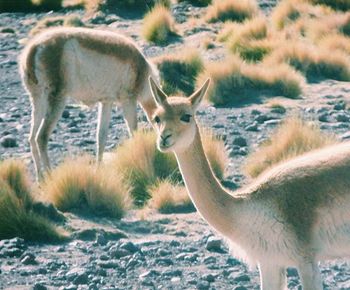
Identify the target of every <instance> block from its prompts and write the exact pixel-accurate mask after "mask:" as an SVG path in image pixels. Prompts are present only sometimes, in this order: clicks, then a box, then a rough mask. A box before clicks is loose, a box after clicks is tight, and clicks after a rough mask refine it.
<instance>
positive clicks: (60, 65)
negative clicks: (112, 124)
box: [19, 28, 157, 176]
mask: <svg viewBox="0 0 350 290" xmlns="http://www.w3.org/2000/svg"><path fill="white" fill-rule="evenodd" d="M19 67H20V73H21V76H22V79H23V83H24V86H25V87H26V89H27V90H28V92H29V94H30V97H31V101H32V108H33V113H32V129H31V136H30V141H31V148H32V154H33V159H34V161H35V165H36V168H37V174H38V176H39V175H41V173H42V172H41V165H43V166H44V169H48V168H49V160H48V155H47V142H48V139H49V136H50V134H51V132H52V130H53V128H54V125H55V124H56V122H57V120H58V119H59V117H60V114H61V113H62V111H63V109H64V104H65V102H66V99H67V97H72V98H73V99H76V100H77V101H79V102H82V103H84V104H86V105H89V106H90V105H94V104H95V103H97V102H100V103H101V105H100V113H99V121H98V132H97V134H98V136H97V139H98V142H97V146H98V153H97V155H98V160H99V161H100V160H101V158H102V153H103V149H104V146H105V140H106V137H107V131H108V123H109V121H110V114H111V110H112V105H113V104H120V105H121V106H122V108H123V110H124V117H125V118H126V121H127V125H128V128H129V132H130V134H132V131H133V130H135V129H136V128H137V116H136V105H137V102H139V103H140V104H141V105H142V107H143V108H144V109H145V112H146V115H147V116H148V117H149V116H150V114H151V112H152V111H153V110H154V108H155V104H154V101H153V99H152V97H151V93H150V91H149V88H148V83H147V77H148V76H149V75H153V76H154V77H156V78H157V72H156V70H155V68H154V66H153V65H152V64H151V63H149V62H148V61H147V59H146V58H145V56H144V55H143V54H142V52H141V51H140V50H139V49H138V48H137V46H136V45H135V44H134V43H133V42H132V41H131V40H129V39H127V38H126V37H124V36H122V35H119V34H117V33H114V32H111V31H103V30H93V29H87V28H55V29H50V30H47V31H45V32H43V33H41V34H40V35H38V36H36V37H35V38H34V39H32V40H31V41H30V42H29V44H28V45H27V46H26V47H25V49H24V50H23V53H22V55H21V57H20V65H19ZM152 103H153V104H152ZM35 147H37V148H35ZM41 163H43V164H41Z"/></svg>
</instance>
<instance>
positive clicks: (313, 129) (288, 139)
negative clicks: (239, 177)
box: [244, 117, 336, 177]
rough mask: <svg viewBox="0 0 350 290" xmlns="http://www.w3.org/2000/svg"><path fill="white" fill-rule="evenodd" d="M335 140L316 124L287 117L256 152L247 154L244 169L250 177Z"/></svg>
mask: <svg viewBox="0 0 350 290" xmlns="http://www.w3.org/2000/svg"><path fill="white" fill-rule="evenodd" d="M335 142H336V139H335V137H334V136H333V135H328V134H325V133H322V132H321V131H320V129H319V128H318V127H317V126H316V125H313V124H310V123H306V122H305V121H303V120H301V119H298V118H295V117H294V118H289V119H287V120H285V122H284V123H283V124H282V125H281V126H280V127H279V128H277V130H276V132H275V133H274V134H272V136H271V137H270V138H269V139H268V140H267V141H266V142H264V143H262V144H261V145H260V146H259V148H258V149H257V150H256V152H254V153H252V154H251V155H250V156H248V159H247V161H246V164H245V166H244V171H245V172H246V174H248V175H249V176H251V177H257V176H258V175H260V174H261V173H262V172H264V171H265V170H267V169H269V168H271V167H272V166H274V165H276V164H278V163H280V162H283V161H286V160H288V159H291V158H293V157H295V156H298V155H301V154H303V153H305V152H308V151H311V150H314V149H317V148H322V147H324V146H327V145H330V144H334V143H335Z"/></svg>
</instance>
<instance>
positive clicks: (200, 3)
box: [177, 0, 212, 7]
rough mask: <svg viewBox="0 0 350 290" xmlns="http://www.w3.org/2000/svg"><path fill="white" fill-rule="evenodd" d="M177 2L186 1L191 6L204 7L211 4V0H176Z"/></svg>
mask: <svg viewBox="0 0 350 290" xmlns="http://www.w3.org/2000/svg"><path fill="white" fill-rule="evenodd" d="M177 2H178V3H181V2H188V3H191V4H192V5H193V6H197V7H204V6H208V5H209V4H211V2H212V0H177Z"/></svg>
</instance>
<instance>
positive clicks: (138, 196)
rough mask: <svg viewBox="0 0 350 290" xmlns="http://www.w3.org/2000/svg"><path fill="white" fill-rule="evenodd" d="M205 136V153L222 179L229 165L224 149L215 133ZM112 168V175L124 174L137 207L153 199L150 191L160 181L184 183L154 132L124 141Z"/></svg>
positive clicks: (142, 133)
mask: <svg viewBox="0 0 350 290" xmlns="http://www.w3.org/2000/svg"><path fill="white" fill-rule="evenodd" d="M203 132H204V133H202V135H203V137H202V138H203V141H204V142H203V145H204V150H205V152H206V154H207V156H208V159H209V162H210V164H211V165H212V168H213V171H214V173H215V175H216V176H217V177H218V178H219V179H221V178H223V176H224V172H225V167H226V164H227V157H226V158H225V156H226V150H225V146H224V144H223V142H222V140H220V139H219V138H217V137H215V136H214V135H213V134H212V133H210V132H207V131H203ZM110 166H111V168H113V171H116V172H120V173H122V174H123V176H124V180H125V182H127V183H129V184H130V185H131V187H132V190H131V195H132V197H133V199H134V204H135V205H137V206H143V205H144V204H145V203H146V201H147V200H148V199H149V198H150V197H151V193H150V192H149V190H148V189H149V188H151V187H152V186H154V185H155V184H157V183H158V182H159V181H162V180H169V181H170V182H172V183H174V184H177V183H181V182H182V177H181V173H180V170H179V168H178V165H177V161H176V159H175V156H174V154H172V153H162V152H160V151H159V150H158V149H157V147H156V135H155V133H154V132H152V131H145V130H140V131H138V132H136V133H135V135H134V137H133V138H132V139H128V140H125V141H124V143H122V144H121V145H120V146H119V147H118V148H117V149H116V151H115V154H114V156H112V158H111V161H110Z"/></svg>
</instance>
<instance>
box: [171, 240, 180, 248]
mask: <svg viewBox="0 0 350 290" xmlns="http://www.w3.org/2000/svg"><path fill="white" fill-rule="evenodd" d="M180 245H181V244H180V242H179V241H176V240H172V241H171V242H170V246H171V247H179V246H180Z"/></svg>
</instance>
